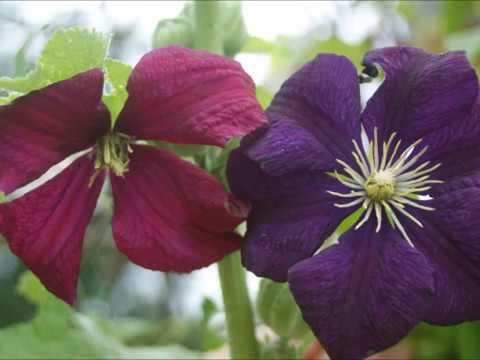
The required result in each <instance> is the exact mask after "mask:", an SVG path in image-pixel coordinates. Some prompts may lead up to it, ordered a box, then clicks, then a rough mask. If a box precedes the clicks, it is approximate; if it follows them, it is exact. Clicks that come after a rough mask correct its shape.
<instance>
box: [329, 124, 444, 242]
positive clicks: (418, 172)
mask: <svg viewBox="0 0 480 360" xmlns="http://www.w3.org/2000/svg"><path fill="white" fill-rule="evenodd" d="M361 130H362V131H361V137H360V138H361V145H362V146H360V145H359V143H358V142H357V141H356V140H352V143H353V147H354V151H353V152H352V156H353V159H354V160H355V163H356V164H357V166H358V169H359V170H360V171H357V170H355V169H354V168H353V167H352V166H350V165H349V164H348V163H347V162H345V161H343V160H341V159H336V162H337V163H338V164H340V165H341V166H342V167H343V171H344V173H343V174H340V173H338V172H337V171H334V172H333V173H329V174H330V175H333V176H334V177H335V178H336V179H337V180H338V181H339V182H340V183H341V184H343V185H345V186H346V187H348V188H349V189H350V192H347V193H341V192H335V191H327V193H329V194H330V195H333V196H337V197H340V198H342V199H352V200H351V201H349V202H347V203H342V204H338V203H336V204H334V206H336V207H338V208H349V207H354V206H357V205H360V204H361V205H360V206H361V207H363V208H364V209H365V213H364V214H363V216H362V218H361V219H360V221H359V222H358V223H357V224H356V226H355V230H357V229H359V228H360V227H361V226H362V225H364V224H365V223H366V222H367V221H368V220H369V219H370V218H371V217H372V214H373V213H375V218H376V221H377V225H376V227H375V231H376V232H377V233H378V232H379V231H380V230H381V227H382V220H383V216H382V214H383V212H385V217H386V218H387V220H388V222H389V223H390V225H391V226H392V228H393V229H398V231H399V232H400V233H401V234H402V236H403V238H404V239H405V240H406V241H407V242H408V244H409V245H411V246H413V243H412V241H411V239H410V238H409V237H408V235H407V233H406V231H405V228H404V227H403V225H402V223H401V222H400V220H399V217H398V214H402V215H403V216H405V217H406V218H408V219H409V220H410V221H412V222H413V223H415V224H417V225H418V226H419V227H423V224H422V222H421V221H420V220H419V219H417V218H416V217H415V216H414V215H413V214H412V213H411V212H410V211H409V210H408V208H407V207H408V206H410V207H412V208H417V209H421V210H426V211H434V210H435V208H433V207H430V206H424V205H421V204H419V203H418V202H422V201H430V200H432V199H433V198H432V197H431V196H430V195H428V194H425V193H424V192H425V191H427V190H429V189H431V185H433V184H440V183H443V181H441V180H436V179H431V175H432V172H433V171H435V170H436V169H438V167H439V166H440V165H441V164H435V165H431V163H430V161H425V162H423V163H421V164H420V165H418V166H417V167H415V165H416V164H417V163H418V162H419V160H420V159H421V157H422V156H423V155H425V153H426V152H427V151H428V146H425V147H423V148H422V149H421V150H420V151H418V152H417V153H416V154H415V155H414V156H413V157H412V154H413V153H414V150H415V148H416V147H417V146H418V145H419V144H420V143H421V142H422V139H419V140H417V141H415V142H414V143H413V144H411V145H410V146H408V147H407V148H406V149H405V150H403V151H402V152H401V153H400V154H399V155H398V156H397V154H398V153H399V149H400V146H401V143H402V141H401V139H398V140H397V141H395V138H396V136H397V134H396V133H395V132H394V133H392V134H391V135H390V136H389V138H388V140H387V141H386V142H383V144H379V140H378V128H376V127H375V128H374V129H373V141H370V140H369V139H368V136H367V134H366V131H365V129H364V128H363V127H362V129H361ZM380 147H381V150H382V152H381V153H380ZM392 147H393V150H392V151H391V152H390V154H389V151H390V149H392ZM412 168H413V170H412ZM407 170H408V171H407Z"/></svg>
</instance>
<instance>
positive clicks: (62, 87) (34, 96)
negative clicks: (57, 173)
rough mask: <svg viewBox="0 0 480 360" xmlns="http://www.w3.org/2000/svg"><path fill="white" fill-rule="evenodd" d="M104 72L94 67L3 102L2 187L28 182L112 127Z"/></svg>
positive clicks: (0, 114)
mask: <svg viewBox="0 0 480 360" xmlns="http://www.w3.org/2000/svg"><path fill="white" fill-rule="evenodd" d="M102 89H103V73H102V71H101V70H99V69H94V70H89V71H87V72H84V73H81V74H79V75H76V76H74V77H72V78H70V79H68V80H64V81H60V82H57V83H54V84H52V85H50V86H48V87H46V88H43V89H41V90H37V91H33V92H31V93H29V94H28V95H25V96H22V97H19V98H17V99H16V100H15V101H13V102H12V103H11V104H8V105H4V106H0V164H1V169H0V191H3V192H5V193H10V192H12V191H14V190H15V189H17V188H19V187H21V186H23V185H26V184H28V183H30V182H32V181H33V180H35V179H36V178H38V177H39V176H41V175H42V174H43V173H45V172H46V171H47V170H48V169H49V168H50V167H51V166H53V165H55V164H56V163H59V162H60V161H62V160H63V159H65V158H66V157H67V156H69V155H71V154H73V153H76V152H78V151H81V150H84V149H87V148H88V147H90V146H93V145H94V144H95V141H96V140H97V139H99V138H100V137H101V136H102V135H103V134H105V133H106V132H107V131H108V130H109V129H110V115H109V113H108V111H107V110H106V108H105V106H104V105H103V104H102V102H101V97H102Z"/></svg>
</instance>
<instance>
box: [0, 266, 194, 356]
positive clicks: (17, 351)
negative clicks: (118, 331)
mask: <svg viewBox="0 0 480 360" xmlns="http://www.w3.org/2000/svg"><path fill="white" fill-rule="evenodd" d="M17 290H18V292H19V293H20V294H21V295H23V296H25V297H26V298H27V299H28V300H29V301H31V302H32V303H34V304H35V305H36V306H37V313H36V314H35V317H34V318H33V320H32V321H31V322H29V323H20V324H15V325H12V326H7V327H4V328H2V329H0V359H12V358H15V359H38V358H46V359H66V358H95V359H97V358H101V359H132V358H152V359H171V358H175V359H198V358H200V356H199V354H198V353H195V352H192V351H189V350H187V349H185V348H183V347H181V346H176V345H174V346H165V347H163V346H162V347H158V346H156V347H128V346H126V345H124V344H123V343H121V342H120V341H118V339H117V338H115V337H113V336H112V335H110V334H109V333H106V332H104V331H103V328H102V327H101V326H99V324H98V322H97V321H96V319H95V318H91V317H89V316H87V315H82V314H79V313H77V312H75V310H74V309H73V308H71V307H70V306H68V305H67V304H65V303H64V302H62V301H60V300H58V299H57V298H56V297H55V296H54V295H52V294H51V293H49V292H48V291H47V290H46V289H45V288H44V287H43V285H42V284H41V283H40V281H39V280H38V279H37V278H36V277H35V276H34V275H33V274H32V273H28V272H27V273H25V274H23V275H22V277H21V279H20V281H19V284H18V288H17ZM102 321H103V322H105V321H106V320H102ZM102 321H100V323H102Z"/></svg>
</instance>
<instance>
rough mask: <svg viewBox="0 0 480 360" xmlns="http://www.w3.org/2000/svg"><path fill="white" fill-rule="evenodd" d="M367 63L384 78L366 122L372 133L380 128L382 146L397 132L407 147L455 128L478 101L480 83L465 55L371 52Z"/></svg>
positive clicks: (406, 50)
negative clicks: (428, 136)
mask: <svg viewBox="0 0 480 360" xmlns="http://www.w3.org/2000/svg"><path fill="white" fill-rule="evenodd" d="M363 63H364V65H366V66H373V65H374V64H378V65H380V66H381V67H382V69H383V70H384V72H385V80H384V81H383V83H382V85H381V86H380V88H379V89H378V90H377V92H376V93H375V94H374V95H373V96H372V98H371V99H370V100H369V101H368V103H367V107H366V109H365V111H364V113H363V116H362V122H363V124H364V125H365V126H366V128H367V130H368V131H369V132H370V133H372V131H373V127H374V126H377V127H378V128H379V138H380V140H381V141H385V139H387V138H388V137H389V136H390V134H391V133H393V132H397V133H398V135H399V138H400V139H402V140H403V141H404V142H405V144H406V145H409V144H411V143H413V142H414V141H415V140H417V139H418V138H422V137H424V136H426V135H427V134H429V133H430V132H432V131H434V130H437V129H438V128H441V127H443V126H456V124H458V122H459V121H461V120H462V119H463V118H464V117H465V116H466V115H467V114H468V113H469V112H470V109H471V108H472V106H473V104H474V102H475V99H476V98H477V94H478V90H479V87H478V79H477V76H476V74H475V70H474V69H473V68H472V66H471V65H470V63H469V62H468V60H467V58H466V56H465V53H463V52H459V51H458V52H447V53H445V54H440V55H438V54H430V53H427V52H425V51H424V50H422V49H418V48H413V47H406V46H405V47H390V48H384V49H378V50H372V51H370V52H368V53H367V54H366V55H365V57H364V61H363Z"/></svg>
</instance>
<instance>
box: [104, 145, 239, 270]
mask: <svg viewBox="0 0 480 360" xmlns="http://www.w3.org/2000/svg"><path fill="white" fill-rule="evenodd" d="M129 166H130V171H129V172H127V173H126V174H125V177H124V178H120V177H117V176H112V177H111V182H112V189H113V196H114V201H115V212H114V215H113V236H114V239H115V242H116V244H117V246H118V248H119V249H120V251H122V252H123V253H124V254H126V255H127V256H128V257H129V258H130V260H132V261H133V262H135V263H137V264H139V265H141V266H143V267H146V268H149V269H153V270H161V271H177V272H188V271H192V270H195V269H198V268H200V267H203V266H207V265H209V264H211V263H213V262H216V261H218V260H220V259H221V258H222V257H224V256H225V255H227V254H228V253H230V252H232V251H234V250H236V249H238V248H239V247H240V244H241V238H240V237H239V236H238V235H236V234H234V232H233V231H234V229H235V227H236V226H237V225H238V224H239V223H240V222H242V221H243V220H244V218H243V217H236V216H234V215H231V214H230V213H229V212H228V211H227V208H228V209H230V204H229V200H230V199H229V195H228V194H227V193H226V192H225V191H224V189H223V187H222V185H221V184H220V183H219V182H218V181H217V180H216V179H214V178H213V177H212V176H211V175H209V174H208V173H207V172H205V171H203V170H201V169H200V168H198V167H196V166H194V165H192V164H190V163H188V162H186V161H184V160H182V159H180V158H179V157H177V156H175V155H173V154H171V153H169V152H167V151H165V150H160V149H157V148H153V147H150V146H134V147H133V154H132V155H131V161H130V165H129Z"/></svg>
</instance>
